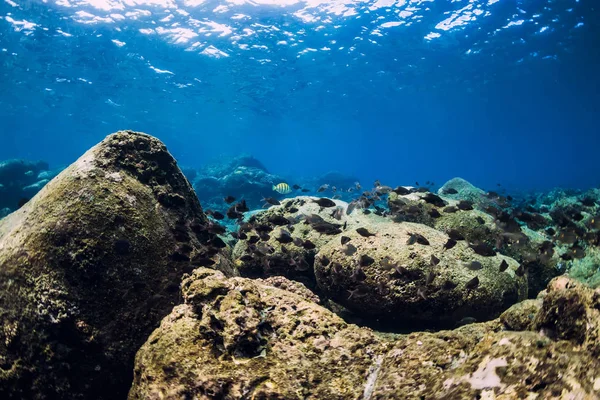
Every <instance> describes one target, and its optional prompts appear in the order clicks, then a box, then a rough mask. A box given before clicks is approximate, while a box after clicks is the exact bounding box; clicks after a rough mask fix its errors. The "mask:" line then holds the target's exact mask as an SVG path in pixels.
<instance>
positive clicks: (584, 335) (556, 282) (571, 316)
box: [533, 276, 600, 358]
mask: <svg viewBox="0 0 600 400" xmlns="http://www.w3.org/2000/svg"><path fill="white" fill-rule="evenodd" d="M533 329H535V330H540V331H542V332H543V333H544V334H545V335H547V336H548V337H551V338H555V339H560V340H569V341H571V342H572V343H573V344H575V345H577V346H579V347H581V348H582V349H583V350H584V351H586V352H587V353H589V354H590V355H591V356H593V357H594V358H598V357H599V356H600V289H591V288H590V287H589V286H587V285H585V284H583V283H581V282H578V281H576V280H574V279H571V278H568V277H567V276H560V277H558V278H555V279H553V280H552V282H550V284H549V285H548V289H547V292H546V293H545V295H544V302H543V304H542V307H541V308H540V310H539V312H538V313H537V315H536V317H535V320H534V321H533Z"/></svg>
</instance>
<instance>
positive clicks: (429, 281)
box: [425, 271, 435, 285]
mask: <svg viewBox="0 0 600 400" xmlns="http://www.w3.org/2000/svg"><path fill="white" fill-rule="evenodd" d="M434 279H435V272H433V271H429V273H428V274H427V278H425V284H426V285H431V284H432V283H433V281H434Z"/></svg>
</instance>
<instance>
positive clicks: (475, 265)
mask: <svg viewBox="0 0 600 400" xmlns="http://www.w3.org/2000/svg"><path fill="white" fill-rule="evenodd" d="M463 265H464V266H465V267H467V268H469V269H470V270H471V271H477V270H480V269H481V268H483V265H481V263H480V262H479V261H471V262H467V263H464V264H463Z"/></svg>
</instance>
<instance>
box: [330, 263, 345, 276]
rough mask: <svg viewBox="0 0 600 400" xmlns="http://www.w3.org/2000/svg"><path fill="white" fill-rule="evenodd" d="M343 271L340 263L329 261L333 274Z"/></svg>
mask: <svg viewBox="0 0 600 400" xmlns="http://www.w3.org/2000/svg"><path fill="white" fill-rule="evenodd" d="M342 271H343V268H342V265H341V264H340V263H336V262H332V263H331V272H333V273H334V274H337V275H339V274H341V273H342Z"/></svg>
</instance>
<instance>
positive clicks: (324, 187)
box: [317, 184, 329, 193]
mask: <svg viewBox="0 0 600 400" xmlns="http://www.w3.org/2000/svg"><path fill="white" fill-rule="evenodd" d="M327 189H329V185H328V184H324V185H321V186H320V187H319V188H318V189H317V193H323V192H324V191H326V190H327Z"/></svg>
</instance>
